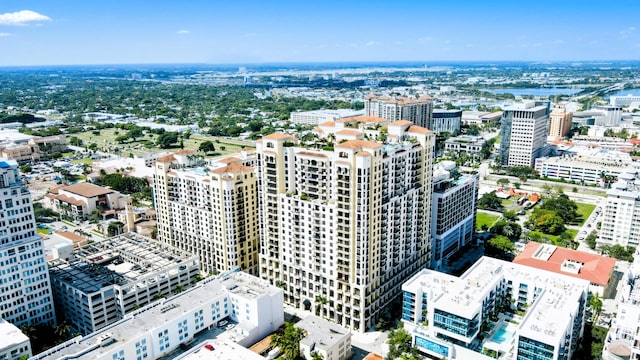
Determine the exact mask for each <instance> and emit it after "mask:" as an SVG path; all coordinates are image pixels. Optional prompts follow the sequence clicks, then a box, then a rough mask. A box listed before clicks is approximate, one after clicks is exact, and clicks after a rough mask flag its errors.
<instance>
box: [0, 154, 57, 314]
mask: <svg viewBox="0 0 640 360" xmlns="http://www.w3.org/2000/svg"><path fill="white" fill-rule="evenodd" d="M0 215H1V217H0V273H1V274H2V280H1V281H0V317H1V318H3V319H5V320H6V321H8V322H10V323H12V324H14V325H16V326H20V325H22V324H31V325H38V324H43V325H55V323H56V321H55V312H54V307H53V297H52V295H51V283H50V281H49V271H48V269H47V263H46V260H45V255H44V246H43V244H42V238H40V236H39V235H38V234H37V232H36V220H35V216H34V214H33V205H32V202H31V193H30V192H29V188H28V186H27V185H26V184H25V183H24V182H23V181H22V179H21V178H20V173H19V171H18V163H17V162H16V161H15V160H6V159H1V158H0Z"/></svg>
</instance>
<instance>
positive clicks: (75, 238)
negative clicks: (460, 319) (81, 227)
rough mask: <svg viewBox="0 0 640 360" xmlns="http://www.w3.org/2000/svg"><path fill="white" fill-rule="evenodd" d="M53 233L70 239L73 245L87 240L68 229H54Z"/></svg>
mask: <svg viewBox="0 0 640 360" xmlns="http://www.w3.org/2000/svg"><path fill="white" fill-rule="evenodd" d="M54 234H56V235H58V236H61V237H63V238H65V239H67V240H69V241H71V242H72V243H73V244H74V245H75V246H78V245H79V244H80V243H82V242H85V241H87V239H86V238H84V237H83V236H80V235H78V234H75V233H72V232H70V231H63V230H56V231H54Z"/></svg>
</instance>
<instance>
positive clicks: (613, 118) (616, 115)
mask: <svg viewBox="0 0 640 360" xmlns="http://www.w3.org/2000/svg"><path fill="white" fill-rule="evenodd" d="M592 111H594V112H596V113H598V114H597V115H596V116H595V118H596V121H595V125H596V126H604V127H616V126H620V121H621V120H622V107H621V106H613V105H600V106H596V107H594V108H593V109H592Z"/></svg>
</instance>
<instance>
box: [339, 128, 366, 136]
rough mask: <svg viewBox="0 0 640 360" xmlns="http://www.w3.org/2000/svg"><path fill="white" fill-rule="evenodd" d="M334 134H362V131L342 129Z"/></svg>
mask: <svg viewBox="0 0 640 360" xmlns="http://www.w3.org/2000/svg"><path fill="white" fill-rule="evenodd" d="M336 135H362V133H361V132H360V131H358V130H353V129H344V130H340V131H338V132H336Z"/></svg>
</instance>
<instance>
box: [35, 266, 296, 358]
mask: <svg viewBox="0 0 640 360" xmlns="http://www.w3.org/2000/svg"><path fill="white" fill-rule="evenodd" d="M223 321H226V322H229V321H232V322H233V324H234V327H233V329H229V330H227V331H226V332H225V333H224V334H219V335H218V336H219V337H220V338H224V339H226V340H227V341H230V342H233V343H237V344H239V345H242V346H245V347H247V346H251V344H254V343H255V342H257V341H259V340H261V339H263V338H264V337H265V336H267V335H269V334H271V333H272V332H274V331H276V330H277V329H278V328H279V327H280V326H282V325H283V324H284V308H283V302H282V290H281V289H279V288H277V287H275V286H271V285H269V284H267V283H266V282H264V281H262V280H260V279H259V278H257V277H254V276H252V275H249V274H247V273H243V272H229V273H224V274H221V275H220V276H215V277H211V278H207V279H204V280H202V281H200V282H199V283H198V284H197V285H196V286H194V287H193V288H191V289H188V290H185V291H184V292H182V293H180V294H177V295H175V296H173V297H171V298H169V299H166V300H160V301H157V302H155V303H153V304H149V305H147V306H145V307H143V308H141V309H138V310H136V311H134V312H132V313H131V314H129V315H127V316H126V317H125V318H124V319H122V320H120V321H118V322H117V323H114V324H112V325H111V326H108V327H106V328H104V329H102V330H100V331H97V332H94V333H92V334H89V335H87V336H85V337H82V338H76V339H72V340H69V341H67V342H66V343H63V344H60V345H58V346H56V347H54V348H51V349H49V350H46V351H44V352H42V353H40V354H38V355H36V356H34V357H32V358H31V359H32V360H45V359H78V360H89V359H92V360H93V359H95V360H114V359H116V360H125V359H127V360H128V359H140V360H143V359H147V360H155V359H161V358H164V357H165V356H166V355H168V354H170V353H172V352H173V351H175V350H177V349H179V348H180V347H181V345H182V346H185V345H186V344H190V343H192V342H193V341H194V339H195V338H196V337H198V336H199V335H201V334H203V333H204V332H205V331H207V330H210V329H212V328H214V327H216V326H218V325H219V324H220V323H221V322H223ZM214 355H215V356H216V358H223V359H235V358H237V357H234V356H233V355H231V354H226V356H225V355H220V354H217V353H214Z"/></svg>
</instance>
